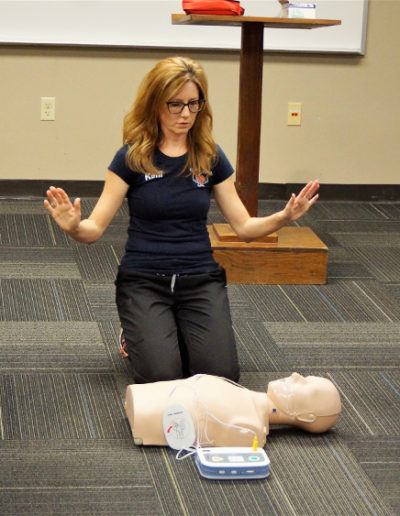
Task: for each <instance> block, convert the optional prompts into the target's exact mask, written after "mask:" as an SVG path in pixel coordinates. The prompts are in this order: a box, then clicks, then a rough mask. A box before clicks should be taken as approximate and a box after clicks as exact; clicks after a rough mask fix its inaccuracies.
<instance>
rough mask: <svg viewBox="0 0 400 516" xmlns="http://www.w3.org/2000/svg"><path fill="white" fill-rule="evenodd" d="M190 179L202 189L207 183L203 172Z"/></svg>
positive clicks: (206, 177)
mask: <svg viewBox="0 0 400 516" xmlns="http://www.w3.org/2000/svg"><path fill="white" fill-rule="evenodd" d="M192 179H193V181H194V182H195V183H196V185H197V186H198V187H199V188H202V187H203V186H205V185H206V184H207V183H208V176H207V174H206V173H205V172H202V173H201V174H199V175H198V176H192Z"/></svg>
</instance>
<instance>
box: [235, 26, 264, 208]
mask: <svg viewBox="0 0 400 516" xmlns="http://www.w3.org/2000/svg"><path fill="white" fill-rule="evenodd" d="M263 55H264V24H263V23H244V24H243V26H242V45H241V52H240V84H239V129H238V145H237V161H236V187H237V190H238V193H239V195H240V198H241V199H242V201H243V202H244V204H245V206H246V208H247V209H248V211H249V213H250V215H251V216H256V215H257V208H258V181H259V166H260V135H261V104H262V72H263Z"/></svg>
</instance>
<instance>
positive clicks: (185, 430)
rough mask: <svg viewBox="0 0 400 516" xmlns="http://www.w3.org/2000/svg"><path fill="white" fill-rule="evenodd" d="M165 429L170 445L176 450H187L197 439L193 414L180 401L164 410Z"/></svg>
mask: <svg viewBox="0 0 400 516" xmlns="http://www.w3.org/2000/svg"><path fill="white" fill-rule="evenodd" d="M163 430H164V435H165V439H166V441H167V443H168V446H170V447H171V448H173V449H174V450H186V449H188V448H189V447H190V446H193V444H194V442H195V439H196V432H195V429H194V424H193V420H192V416H191V415H190V413H189V411H188V410H187V409H186V408H185V407H184V406H183V405H180V404H179V403H175V404H173V405H169V406H168V407H167V408H166V409H165V410H164V415H163Z"/></svg>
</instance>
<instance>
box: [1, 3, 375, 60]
mask: <svg viewBox="0 0 400 516" xmlns="http://www.w3.org/2000/svg"><path fill="white" fill-rule="evenodd" d="M309 1H310V0H309ZM311 1H314V2H315V3H316V4H317V18H319V19H340V20H342V24H341V25H339V26H334V27H323V28H318V29H312V30H306V29H304V30H301V29H270V28H266V29H265V34H264V48H265V50H267V51H268V50H269V51H290V52H293V51H295V52H296V51H298V52H345V53H356V54H364V53H365V38H366V28H367V11H368V0H311ZM241 5H242V6H243V7H244V8H245V15H246V16H265V17H276V16H279V12H280V4H279V3H278V1H277V0H241ZM172 13H183V10H182V2H181V1H173V0H172V1H171V0H158V1H153V0H105V1H103V0H69V1H66V0H47V1H46V0H41V1H37V0H12V1H4V0H0V44H34V45H94V46H128V47H170V48H185V49H187V48H189V49H190V48H195V49H205V48H212V49H239V48H240V33H241V30H240V28H238V27H216V26H201V27H199V26H182V25H172V24H171V14H172Z"/></svg>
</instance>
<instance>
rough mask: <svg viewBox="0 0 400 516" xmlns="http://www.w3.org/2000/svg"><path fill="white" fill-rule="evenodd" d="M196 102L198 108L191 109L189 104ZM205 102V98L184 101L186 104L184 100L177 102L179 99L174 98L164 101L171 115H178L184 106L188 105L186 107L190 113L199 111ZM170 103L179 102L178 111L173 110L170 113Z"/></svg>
mask: <svg viewBox="0 0 400 516" xmlns="http://www.w3.org/2000/svg"><path fill="white" fill-rule="evenodd" d="M197 103H198V104H199V109H197V110H196V111H193V110H192V109H191V106H193V105H194V104H197ZM205 103H206V99H198V100H191V101H190V102H186V104H185V102H179V101H174V100H170V101H169V102H166V104H167V107H168V111H169V112H170V113H171V115H180V114H181V113H182V111H183V110H184V109H185V107H186V106H187V107H188V109H189V111H190V112H191V113H199V112H200V111H201V110H202V109H203V107H204V104H205ZM170 104H181V109H180V111H175V112H174V113H172V112H171V108H170Z"/></svg>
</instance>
